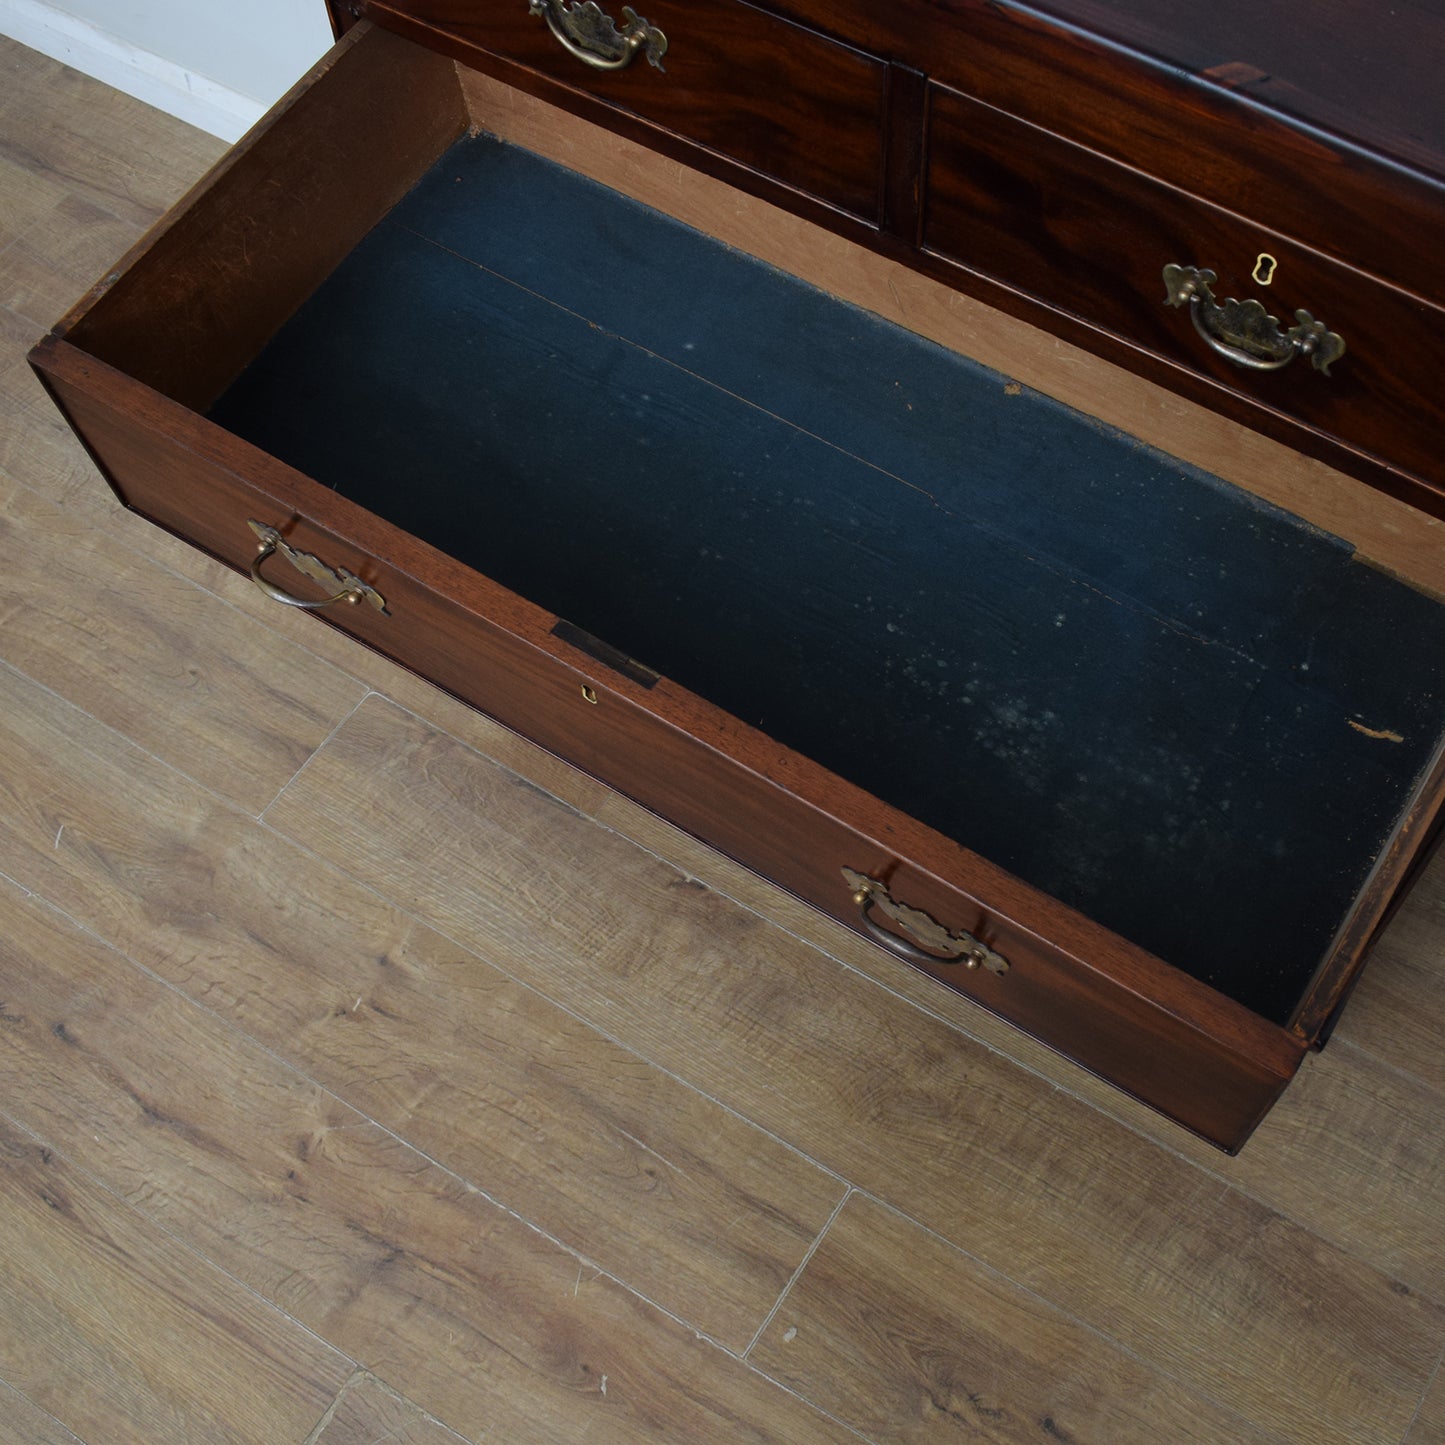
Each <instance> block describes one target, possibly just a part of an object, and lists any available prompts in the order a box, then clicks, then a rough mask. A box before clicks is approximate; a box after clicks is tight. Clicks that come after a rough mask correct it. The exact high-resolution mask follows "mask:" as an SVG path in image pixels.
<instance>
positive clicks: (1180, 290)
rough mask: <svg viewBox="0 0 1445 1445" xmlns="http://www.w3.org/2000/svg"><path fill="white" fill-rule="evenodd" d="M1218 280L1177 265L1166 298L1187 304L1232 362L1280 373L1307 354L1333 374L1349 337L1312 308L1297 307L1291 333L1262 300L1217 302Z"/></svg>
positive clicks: (1169, 271) (1167, 271)
mask: <svg viewBox="0 0 1445 1445" xmlns="http://www.w3.org/2000/svg"><path fill="white" fill-rule="evenodd" d="M1218 279H1219V278H1218V277H1217V276H1216V275H1215V274H1214V272H1213V271H1208V270H1204V269H1202V268H1200V267H1198V266H1177V265H1174V264H1172V263H1171V264H1170V265H1168V266H1166V267H1165V268H1164V288H1165V297H1164V302H1165V304H1166V305H1167V306H1187V307H1188V308H1189V318H1190V320H1191V321H1193V322H1194V329H1195V330H1196V331H1197V332H1198V333H1199V334H1200V335H1201V336H1202V337H1203V338H1204V340H1205V343H1206V344H1207V345H1208V346H1209V348H1210V350H1212V351H1215V352H1217V353H1218V354H1219V355H1220V356H1222V357H1224V359H1225V360H1226V361H1230V362H1233V364H1234V365H1235V366H1243V367H1247V368H1248V369H1250V370H1251V371H1278V370H1279V369H1280V367H1282V366H1288V365H1289V364H1290V362H1292V361H1293V360H1294V359H1295V357H1297V356H1307V357H1309V360H1310V365H1311V366H1313V367H1314V369H1315V370H1316V371H1319V372H1322V373H1323V374H1324V375H1325V376H1328V375H1329V374H1330V367H1331V366H1332V365H1334V363H1335V362H1337V361H1338V360H1339V359H1340V357H1342V356H1343V355H1344V354H1345V342H1344V338H1343V337H1341V336H1337V335H1336V334H1335V333H1334V332H1333V331H1331V330H1329V328H1328V327H1326V325H1325V323H1324V322H1323V321H1316V320H1315V318H1314V317H1313V316H1312V315H1310V313H1309V312H1308V311H1296V312H1295V314H1294V317H1295V324H1294V325H1293V326H1291V327H1290V328H1289V330H1288V331H1286V330H1285V329H1284V328H1283V327H1282V326H1281V325H1280V324H1279V322H1278V321H1277V320H1276V319H1275V318H1274V317H1273V316H1271V315H1270V314H1269V312H1268V311H1266V310H1265V309H1264V306H1263V304H1262V303H1260V302H1258V301H1254V300H1249V301H1236V300H1235V299H1234V298H1233V297H1232V296H1230V297H1226V298H1225V300H1224V301H1222V302H1220V301H1216V300H1215V299H1214V293H1213V291H1211V290H1210V289H1209V288H1210V287H1211V286H1213V285H1214V283H1215V282H1216V281H1217V280H1218Z"/></svg>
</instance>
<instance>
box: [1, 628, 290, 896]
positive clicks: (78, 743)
mask: <svg viewBox="0 0 1445 1445" xmlns="http://www.w3.org/2000/svg"><path fill="white" fill-rule="evenodd" d="M0 668H3V669H4V670H5V671H6V672H8V673H11V674H12V675H13V676H15V677H18V678H21V679H23V680H24V681H25V682H26V683H27V684H28V685H29V686H31V687H34V688H37V689H38V690H39V691H40V692H42V693H44V694H45V695H46V696H47V697H49V698H52V699H54V700H55V701H56V702H57V703H59V704H60V706H61V707H62V708H63V709H64V710H65V711H66V712H69V713H71V714H73V715H74V716H76V717H78V718H83V719H84V720H85V721H86V722H88V723H91V724H93V725H94V726H96V727H98V728H102V729H103V730H104V731H105V732H107V733H109V734H110V735H111V736H112V737H114V738H118V739H119V740H120V742H121V744H122V746H123V749H128V750H129V751H131V752H134V753H139V754H140V756H141V757H143V758H146V759H148V760H149V761H151V762H153V763H155V764H156V765H157V766H158V767H161V768H163V769H165V771H166V772H168V773H174V774H175V775H176V777H178V778H184V779H185V780H186V782H187V783H189V784H191V785H192V786H193V787H196V788H199V789H200V790H201V791H202V792H203V793H205V794H206V796H207V797H208V798H210V799H212V800H213V801H214V802H216V803H219V804H220V805H221V806H222V807H223V808H226V809H228V810H229V811H231V812H233V813H235V814H237V815H238V816H239V817H242V818H248V819H250V821H251V822H253V823H254V822H257V821H258V819H257V818H256V815H255V814H254V813H249V812H247V811H246V809H245V808H243V807H242V806H241V805H240V804H239V803H238V802H236V800H235V799H234V798H228V797H226V795H225V794H224V793H220V792H217V790H216V789H215V788H213V787H211V786H210V784H209V783H206V782H204V781H203V780H202V779H200V778H194V777H192V776H191V775H190V774H189V773H187V772H185V771H183V770H182V769H181V768H178V767H177V766H176V765H175V764H174V763H172V762H168V761H167V760H166V759H165V758H163V757H161V756H160V755H159V754H157V753H153V752H151V750H150V749H149V748H146V747H143V746H142V745H141V744H140V743H138V742H136V740H135V739H134V738H132V737H131V736H130V735H129V734H127V733H124V732H122V731H121V730H120V729H119V728H118V727H116V726H114V725H113V724H112V723H108V722H106V721H105V719H104V718H100V717H96V716H95V714H94V713H90V712H87V711H86V710H85V709H84V708H83V707H81V706H80V705H79V703H74V702H71V700H70V699H69V698H68V697H66V696H65V694H64V693H62V692H57V691H56V689H55V688H53V687H50V686H49V685H48V684H46V683H44V682H41V681H39V680H38V679H36V678H33V677H31V676H30V674H29V673H27V672H25V671H24V670H23V669H22V668H20V667H17V666H16V665H15V664H14V663H13V662H11V661H10V660H9V659H8V658H6V657H4V656H0ZM68 741H69V742H70V744H71V745H72V746H73V747H74V748H75V749H76V750H77V751H78V752H81V753H83V754H84V755H85V756H86V757H87V758H91V759H93V760H94V761H95V762H97V763H103V762H104V759H103V758H102V757H101V756H100V754H99V753H97V752H96V750H95V749H94V748H93V747H91V746H90V744H89V743H87V742H85V741H83V740H82V739H80V738H70V739H68ZM267 806H268V807H269V806H270V805H269V804H268V805H267ZM17 881H18V880H17ZM21 887H24V884H21Z"/></svg>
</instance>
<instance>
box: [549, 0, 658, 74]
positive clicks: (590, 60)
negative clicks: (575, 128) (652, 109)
mask: <svg viewBox="0 0 1445 1445" xmlns="http://www.w3.org/2000/svg"><path fill="white" fill-rule="evenodd" d="M527 9H528V11H529V13H530V14H533V15H540V16H541V17H542V18H543V19H544V20H545V21H546V22H547V29H548V30H550V31H551V32H552V34H553V35H555V36H556V37H557V41H558V43H559V44H560V45H561V46H562V48H563V49H564V50H565V51H566V52H567V53H568V54H569V55H575V56H576V57H577V59H578V60H580V61H581V62H582V63H583V64H584V65H590V66H591V67H592V68H593V69H594V70H623V69H625V68H626V67H627V66H629V65H631V64H632V62H633V61H634V60H635V59H636V58H637V55H638V52H639V51H641V52H642V53H643V54H645V55H646V56H647V62H648V64H649V65H655V66H656V67H657V68H658V69H659V70H661V69H663V64H662V57H663V56H664V55H666V54H667V36H665V35H664V34H663V33H662V31H660V30H659V29H658V28H657V27H656V26H655V25H649V24H648V23H647V21H646V20H644V19H643V18H642V17H641V16H640V15H639V14H638V13H637V11H635V10H634V9H633V8H632V6H630V5H624V6H623V7H622V25H621V27H620V28H619V26H618V24H617V22H616V21H615V20H613V18H612V17H611V16H610V15H607V14H604V13H603V10H602V7H601V6H600V5H598V4H597V0H577V3H575V4H571V5H569V4H567V3H566V0H529V3H528V5H527Z"/></svg>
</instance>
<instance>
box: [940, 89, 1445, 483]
mask: <svg viewBox="0 0 1445 1445" xmlns="http://www.w3.org/2000/svg"><path fill="white" fill-rule="evenodd" d="M929 135H930V149H929V168H928V177H929V183H928V202H927V213H926V217H925V236H924V244H925V246H926V248H927V249H928V250H929V251H931V252H933V253H934V254H936V255H938V256H941V257H944V258H946V259H948V260H951V261H956V262H959V263H961V264H963V265H964V266H967V267H969V268H970V269H972V270H975V271H978V272H981V273H983V274H985V275H988V276H990V277H993V278H994V279H996V280H999V281H1002V282H1003V283H1005V284H1006V285H1008V286H1010V287H1012V288H1014V289H1016V290H1018V291H1021V292H1024V293H1026V294H1029V295H1032V296H1034V297H1037V298H1038V299H1040V300H1042V301H1044V302H1046V303H1047V304H1049V305H1050V306H1052V307H1055V308H1057V309H1058V310H1060V311H1063V312H1067V313H1068V314H1070V315H1072V316H1076V317H1079V318H1080V319H1082V320H1083V321H1085V322H1087V323H1088V324H1090V325H1092V326H1094V327H1097V328H1100V329H1101V330H1103V331H1106V332H1108V333H1111V334H1112V335H1114V336H1116V337H1119V338H1122V339H1123V340H1124V341H1125V342H1127V343H1129V344H1130V345H1132V346H1136V347H1141V348H1144V349H1145V350H1147V351H1149V352H1151V353H1153V354H1155V355H1156V356H1159V357H1162V358H1163V359H1165V360H1166V361H1167V362H1170V363H1172V364H1174V365H1177V366H1180V367H1185V368H1187V369H1189V370H1190V371H1192V372H1194V373H1197V374H1202V375H1204V376H1207V377H1209V378H1210V379H1212V380H1213V381H1214V382H1216V383H1218V384H1219V385H1221V386H1223V387H1225V388H1227V389H1228V390H1229V391H1230V392H1231V393H1233V394H1234V395H1235V396H1236V397H1238V398H1240V399H1241V400H1243V401H1244V402H1246V404H1248V405H1250V406H1253V407H1259V408H1264V409H1268V410H1269V411H1272V412H1275V413H1277V414H1279V415H1281V416H1285V417H1288V418H1290V419H1291V420H1293V421H1295V422H1298V423H1300V424H1302V425H1303V426H1304V427H1307V428H1309V429H1310V430H1312V431H1314V432H1316V433H1319V434H1321V435H1322V436H1325V437H1329V438H1337V439H1339V440H1340V441H1342V442H1344V443H1345V445H1347V446H1348V447H1350V448H1352V449H1354V450H1357V451H1360V452H1364V453H1367V454H1370V455H1372V456H1375V457H1379V458H1382V459H1385V460H1387V461H1389V462H1390V463H1392V464H1394V465H1397V466H1404V467H1407V468H1409V469H1410V470H1412V471H1414V472H1416V473H1418V474H1419V475H1420V476H1422V477H1424V478H1426V479H1428V480H1430V481H1432V482H1434V483H1435V484H1437V485H1438V484H1441V483H1442V482H1445V462H1442V456H1441V452H1440V447H1439V404H1438V395H1437V387H1436V384H1435V381H1434V378H1433V374H1432V370H1431V363H1430V357H1431V356H1432V354H1433V353H1434V352H1435V351H1436V350H1438V345H1439V338H1440V336H1441V335H1442V334H1445V311H1441V310H1439V309H1437V308H1435V307H1433V306H1429V305H1426V304H1425V303H1423V302H1421V301H1419V300H1418V299H1417V298H1415V297H1413V296H1411V295H1409V294H1408V293H1406V292H1403V291H1400V290H1397V289H1395V288H1394V287H1391V286H1387V285H1385V284H1383V283H1382V282H1380V281H1378V280H1375V279H1374V278H1372V277H1369V276H1367V275H1365V274H1364V273H1362V272H1359V271H1355V270H1353V269H1351V268H1349V267H1346V266H1342V265H1340V264H1338V263H1336V262H1333V261H1331V260H1329V259H1327V258H1326V257H1324V256H1322V255H1320V254H1319V253H1318V252H1317V251H1314V250H1312V249H1310V248H1309V247H1307V246H1304V245H1300V244H1298V243H1297V242H1295V241H1292V240H1289V239H1287V238H1286V237H1284V236H1282V235H1280V234H1278V233H1276V232H1274V231H1272V230H1270V229H1269V228H1268V227H1267V226H1264V225H1258V224H1254V223H1252V222H1251V221H1248V220H1245V219H1243V218H1241V217H1239V216H1237V215H1235V214H1233V213H1231V212H1229V211H1225V210H1222V209H1220V208H1217V207H1214V206H1210V205H1206V204H1204V203H1203V202H1201V201H1199V200H1198V199H1196V198H1195V197H1193V196H1191V195H1189V194H1187V193H1186V192H1183V191H1179V190H1175V189H1173V188H1172V187H1170V186H1166V185H1162V184H1160V183H1158V182H1156V181H1154V180H1151V179H1150V178H1149V177H1147V176H1145V175H1143V174H1141V173H1140V172H1138V171H1134V170H1131V169H1129V168H1127V167H1125V166H1120V165H1116V164H1114V163H1112V162H1110V161H1108V160H1105V159H1103V158H1101V157H1100V156H1098V155H1096V154H1094V153H1093V152H1091V151H1088V150H1085V149H1084V148H1082V147H1079V146H1075V145H1073V144H1071V143H1069V142H1067V141H1063V140H1061V139H1059V138H1058V137H1057V136H1053V135H1050V134H1049V133H1047V132H1045V131H1041V130H1038V129H1036V128H1035V127H1032V126H1029V125H1026V124H1024V123H1022V122H1020V121H1018V120H1016V119H1014V118H1013V117H1011V116H1007V115H1005V114H1003V113H1002V112H1000V111H997V110H994V109H993V108H992V107H990V106H986V105H983V104H981V103H979V102H977V101H974V100H972V99H970V98H968V97H966V96H963V95H960V94H958V93H957V92H954V91H950V90H946V89H943V88H942V87H934V88H933V89H932V95H931V107H930V130H929ZM1321 224H1322V225H1327V220H1326V219H1325V218H1322V219H1321ZM1262 258H1263V259H1262ZM1171 263H1172V264H1176V265H1180V266H1185V267H1198V268H1207V269H1208V270H1210V271H1213V272H1214V273H1215V275H1216V277H1217V281H1216V282H1215V284H1214V285H1213V287H1212V291H1213V294H1214V296H1215V297H1216V299H1217V300H1218V301H1219V302H1221V303H1222V302H1224V301H1225V300H1226V299H1227V298H1237V299H1238V300H1241V301H1243V300H1245V299H1246V298H1253V299H1257V300H1259V301H1260V302H1261V303H1262V305H1263V306H1264V308H1265V309H1266V310H1267V311H1268V313H1269V314H1270V315H1271V316H1273V317H1276V318H1278V319H1279V321H1280V323H1281V327H1282V328H1283V329H1288V328H1290V327H1293V326H1294V325H1295V313H1296V311H1297V310H1298V309H1304V310H1307V311H1308V312H1310V313H1311V315H1312V316H1313V317H1314V318H1315V319H1316V320H1318V321H1321V322H1323V323H1324V325H1325V326H1326V327H1327V328H1328V329H1329V330H1330V331H1332V332H1334V333H1336V334H1337V335H1338V336H1340V337H1341V338H1343V340H1344V342H1345V345H1346V351H1345V354H1344V356H1343V357H1342V358H1341V359H1340V360H1338V361H1337V362H1334V363H1333V364H1332V365H1331V366H1330V369H1329V373H1328V374H1323V373H1322V372H1321V371H1319V370H1317V369H1315V367H1314V366H1313V365H1312V364H1311V363H1310V362H1309V361H1308V360H1307V359H1305V358H1304V357H1303V356H1296V358H1295V359H1294V360H1292V361H1290V362H1289V363H1288V364H1287V365H1285V366H1283V367H1282V368H1280V369H1278V370H1270V371H1262V370H1254V369H1247V368H1245V367H1242V366H1239V365H1237V364H1235V363H1234V362H1233V361H1231V360H1229V359H1227V358H1226V357H1225V356H1222V355H1220V354H1217V352H1216V351H1215V350H1213V349H1211V346H1210V344H1209V343H1208V341H1207V340H1206V339H1205V338H1204V337H1202V336H1201V335H1200V334H1198V332H1197V331H1196V327H1195V325H1194V324H1192V319H1191V308H1190V306H1187V305H1186V306H1184V307H1182V308H1179V309H1175V308H1171V307H1170V306H1168V305H1166V304H1165V301H1166V289H1165V283H1164V280H1163V279H1162V274H1163V270H1164V267H1165V266H1166V265H1169V264H1171ZM1266 276H1267V277H1268V282H1267V284H1265V283H1264V282H1263V281H1262V280H1261V279H1257V278H1263V277H1266ZM1224 331H1225V337H1224V338H1221V339H1220V340H1221V344H1222V345H1226V346H1227V345H1229V341H1228V339H1227V338H1228V336H1229V335H1230V334H1231V333H1230V331H1229V328H1228V327H1227V326H1226V327H1225V328H1224Z"/></svg>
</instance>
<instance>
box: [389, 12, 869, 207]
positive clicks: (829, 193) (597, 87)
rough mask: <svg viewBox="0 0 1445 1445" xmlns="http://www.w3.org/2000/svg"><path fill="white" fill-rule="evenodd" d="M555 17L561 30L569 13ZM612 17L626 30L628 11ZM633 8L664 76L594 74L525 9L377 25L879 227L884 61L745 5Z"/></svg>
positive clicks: (399, 16) (402, 17)
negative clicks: (570, 98) (552, 87)
mask: <svg viewBox="0 0 1445 1445" xmlns="http://www.w3.org/2000/svg"><path fill="white" fill-rule="evenodd" d="M548 4H549V6H550V7H551V13H552V14H553V16H554V17H556V16H563V17H564V18H562V19H558V20H556V24H557V26H558V27H559V28H561V27H563V26H565V24H567V23H568V22H567V21H566V19H565V14H566V13H567V12H568V11H569V9H570V8H573V7H570V6H569V5H568V4H566V3H564V0H548ZM581 8H582V7H581V5H577V6H575V9H576V10H579V11H580V10H581ZM603 8H604V10H605V11H606V12H607V13H608V14H609V15H611V16H612V17H613V18H614V19H615V20H616V22H617V23H618V24H621V23H622V10H621V6H620V5H604V7H603ZM634 8H635V9H636V10H637V11H638V12H639V13H640V14H641V16H642V18H643V19H644V20H645V21H646V22H647V23H648V24H649V25H651V26H653V27H655V28H656V29H657V30H659V31H661V32H662V34H663V35H664V36H665V37H666V40H667V48H666V53H665V54H663V55H662V56H661V57H660V58H659V59H660V66H655V65H653V64H651V63H650V62H649V61H648V59H647V58H646V55H645V52H640V53H638V54H637V55H636V56H635V57H634V58H633V59H632V60H631V61H630V62H629V63H628V64H627V65H626V66H625V67H624V68H622V69H618V70H598V69H595V68H593V67H592V66H590V65H588V64H587V63H586V61H584V60H582V59H580V58H578V56H576V55H575V54H573V53H570V52H569V50H568V49H567V48H566V47H565V45H564V44H563V42H562V41H561V40H559V39H558V37H557V35H556V34H555V33H554V31H553V29H552V28H551V27H550V26H549V23H548V20H547V18H546V17H544V16H542V15H534V14H530V13H529V12H528V7H527V4H526V0H508V3H507V4H505V5H497V6H479V5H477V4H476V3H475V0H398V3H396V4H394V5H387V4H382V5H377V6H373V7H372V11H371V13H373V14H374V15H375V16H376V18H377V19H378V20H379V21H381V22H383V23H386V24H398V25H399V26H400V27H401V28H408V26H409V22H411V23H414V22H421V24H423V25H425V26H426V27H428V29H429V30H430V31H432V32H441V33H442V35H443V36H444V37H446V38H447V39H450V40H452V41H453V42H460V44H461V46H462V47H463V48H464V51H465V52H466V53H467V55H468V58H469V59H472V60H473V61H475V63H477V64H479V65H485V63H486V62H485V57H493V58H495V59H499V60H501V61H503V62H506V63H509V64H512V65H517V66H522V67H524V68H525V69H526V70H528V71H531V72H534V73H536V74H538V75H541V76H545V77H548V78H550V79H551V80H554V81H557V82H560V83H561V84H562V85H565V86H567V87H570V88H572V89H574V90H581V91H584V92H585V93H586V94H587V95H589V96H593V97H595V98H597V99H599V100H602V101H605V102H606V103H607V104H608V105H611V106H615V107H617V108H618V109H620V110H624V111H628V112H630V113H631V114H633V115H636V116H639V117H641V118H642V119H644V120H646V121H649V122H651V123H652V124H654V125H658V126H661V127H663V128H665V129H666V130H669V131H672V132H674V133H676V134H677V135H679V136H682V137H684V138H686V139H687V140H690V141H694V142H696V143H698V144H700V145H703V146H706V147H707V148H708V149H710V150H712V151H715V152H717V153H718V154H720V155H723V156H726V157H729V158H731V159H732V160H735V161H739V162H741V163H742V164H743V165H745V166H748V167H750V168H751V169H753V170H755V171H758V172H760V173H762V174H763V175H766V176H771V177H775V178H776V179H778V180H780V181H782V182H784V184H786V185H789V186H792V187H795V188H796V189H798V190H801V191H805V192H807V193H808V194H809V195H811V196H815V197H817V198H818V199H820V200H822V201H826V202H827V203H828V204H830V205H833V206H837V207H839V208H841V209H842V210H844V211H847V212H849V213H850V214H852V215H855V216H858V217H861V218H862V219H864V220H866V221H869V222H874V221H876V219H877V216H878V210H879V204H880V202H879V196H880V187H881V166H882V139H881V134H882V117H883V99H884V79H885V73H886V67H885V66H884V65H883V64H882V62H881V61H879V60H877V59H874V58H873V57H871V56H868V55H865V54H864V53H862V52H861V51H858V50H855V49H852V48H851V47H849V46H847V45H842V44H839V43H837V42H835V41H833V40H830V39H828V38H826V37H824V36H822V35H819V34H818V33H816V32H815V31H812V30H806V29H804V28H802V27H801V26H798V25H794V24H792V23H790V22H788V21H786V20H782V19H780V18H778V17H777V16H774V15H770V14H768V13H767V12H765V11H762V10H758V9H755V8H754V7H752V6H751V5H745V4H741V3H739V0H649V3H647V4H641V5H639V6H637V7H634ZM432 38H433V39H435V35H434V34H433V36H432ZM569 39H570V37H569ZM570 43H572V44H573V46H574V48H576V44H577V43H576V42H575V41H571V42H570ZM504 78H508V79H511V80H513V81H514V82H515V81H516V80H517V79H518V77H516V76H514V75H513V76H504Z"/></svg>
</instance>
